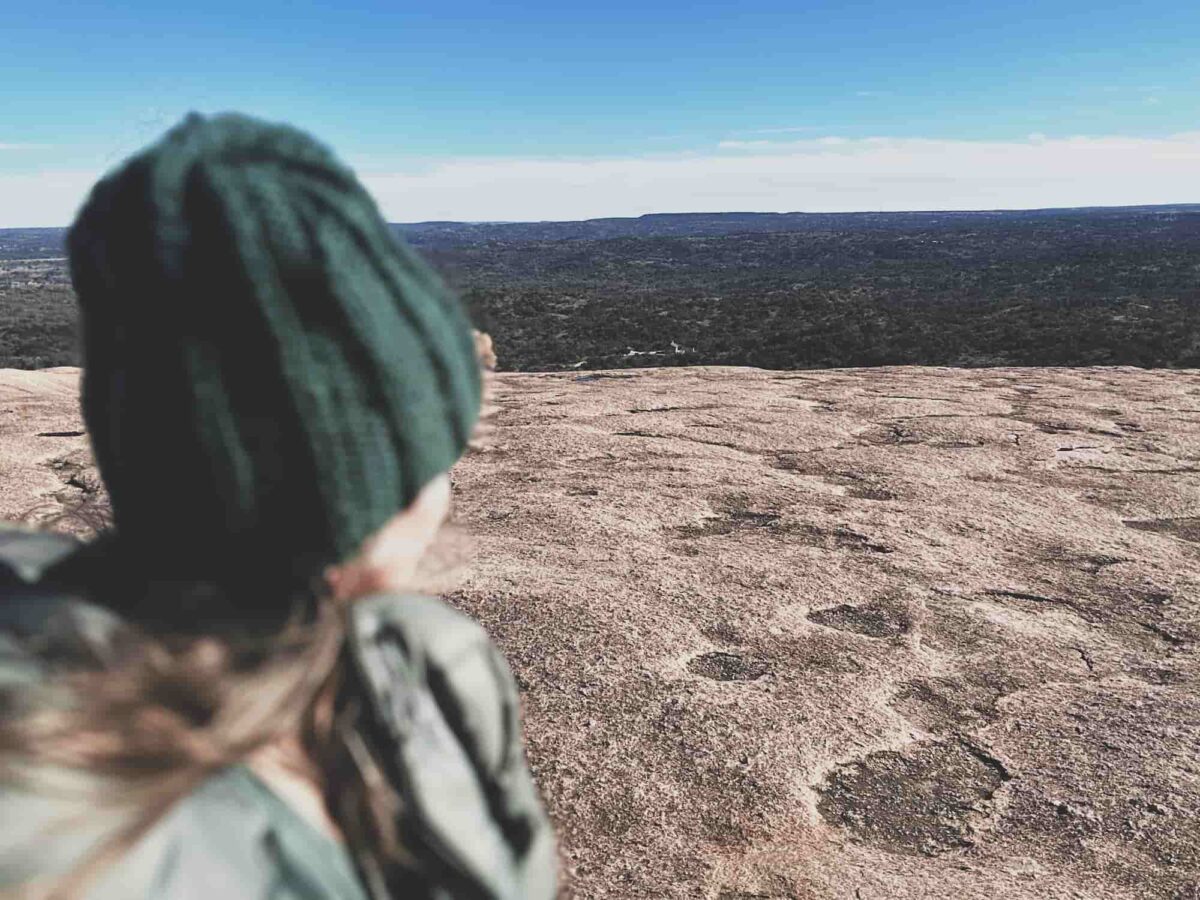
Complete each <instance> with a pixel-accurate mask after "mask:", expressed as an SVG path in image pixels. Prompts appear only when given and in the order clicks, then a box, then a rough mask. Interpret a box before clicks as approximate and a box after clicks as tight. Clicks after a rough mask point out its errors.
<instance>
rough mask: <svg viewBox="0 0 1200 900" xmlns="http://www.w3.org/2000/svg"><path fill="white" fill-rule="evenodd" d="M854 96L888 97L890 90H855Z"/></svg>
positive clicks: (890, 94) (890, 93)
mask: <svg viewBox="0 0 1200 900" xmlns="http://www.w3.org/2000/svg"><path fill="white" fill-rule="evenodd" d="M854 96H855V97H890V96H892V92H891V91H855V92H854Z"/></svg>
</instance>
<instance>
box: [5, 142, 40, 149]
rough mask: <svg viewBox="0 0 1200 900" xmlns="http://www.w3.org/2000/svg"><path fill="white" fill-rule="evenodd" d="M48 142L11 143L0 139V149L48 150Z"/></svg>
mask: <svg viewBox="0 0 1200 900" xmlns="http://www.w3.org/2000/svg"><path fill="white" fill-rule="evenodd" d="M49 149H50V145H49V144H12V143H5V142H4V141H0V150H49Z"/></svg>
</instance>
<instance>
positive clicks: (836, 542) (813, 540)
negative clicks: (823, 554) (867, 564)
mask: <svg viewBox="0 0 1200 900" xmlns="http://www.w3.org/2000/svg"><path fill="white" fill-rule="evenodd" d="M794 531H795V532H796V533H797V534H798V535H799V536H800V540H801V542H802V543H804V544H807V545H808V546H810V547H823V548H825V549H827V550H862V551H867V552H870V553H891V552H892V548H891V547H889V546H887V545H886V544H880V543H876V542H875V541H873V540H871V539H870V538H869V537H867V536H866V535H865V534H860V533H859V532H857V531H854V530H853V529H850V528H847V527H846V526H845V525H838V526H835V527H834V528H831V529H829V528H821V527H820V526H817V525H801V526H799V527H797V528H795V529H794Z"/></svg>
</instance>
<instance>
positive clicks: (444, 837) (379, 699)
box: [349, 595, 557, 900]
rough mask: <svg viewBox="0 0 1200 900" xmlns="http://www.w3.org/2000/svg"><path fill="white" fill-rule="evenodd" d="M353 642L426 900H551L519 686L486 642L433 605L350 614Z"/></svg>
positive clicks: (545, 824)
mask: <svg viewBox="0 0 1200 900" xmlns="http://www.w3.org/2000/svg"><path fill="white" fill-rule="evenodd" d="M351 620H352V627H351V629H350V635H349V645H350V650H351V655H352V657H353V659H354V661H355V663H356V668H357V674H358V675H359V678H360V680H361V682H362V685H363V686H364V687H365V689H366V693H367V695H368V696H369V697H370V703H371V710H372V713H373V719H374V722H375V724H376V726H377V727H376V729H375V735H376V737H375V740H374V741H373V743H374V745H375V746H373V747H372V748H371V749H372V750H373V751H374V753H375V755H376V756H377V758H378V759H379V761H380V763H381V764H382V765H383V766H384V767H385V769H386V770H387V772H388V775H389V778H390V780H391V783H392V784H394V785H396V786H397V788H398V790H399V791H400V794H401V800H402V808H401V813H400V817H401V821H400V823H399V824H400V827H401V834H402V835H403V836H404V838H405V841H406V846H408V847H410V848H411V849H412V850H413V851H414V852H415V854H416V855H417V856H418V858H419V859H420V861H421V863H422V864H423V866H425V867H426V868H427V869H428V876H429V880H430V881H431V882H432V884H433V885H436V886H437V887H436V888H435V889H434V890H433V892H432V893H431V896H433V897H439V898H441V897H454V898H456V900H457V898H464V900H468V898H470V900H474V898H478V900H552V898H553V897H554V896H555V893H556V889H557V854H556V850H555V845H554V838H553V834H552V830H551V826H550V822H549V819H548V818H547V817H546V813H545V812H544V810H543V808H542V804H541V800H540V798H539V796H538V793H537V788H536V787H535V786H534V783H533V778H532V777H531V775H530V772H529V768H528V764H527V762H526V760H525V753H524V747H523V737H522V731H521V723H520V711H519V698H518V694H517V688H516V683H515V681H514V680H513V677H512V674H511V672H510V670H509V668H508V664H507V663H506V661H505V660H504V657H503V656H502V655H501V654H500V651H499V650H498V649H497V648H496V646H495V645H494V644H493V643H492V641H491V639H490V638H489V637H488V635H487V632H486V631H484V630H483V628H482V627H481V626H480V625H479V624H478V623H477V622H475V621H474V620H473V619H471V618H469V617H468V616H465V615H464V614H462V613H461V612H459V611H457V610H455V609H454V608H453V607H451V606H449V605H448V604H446V603H445V602H443V601H442V600H440V599H438V598H436V597H430V596H423V595H404V596H399V595H377V596H374V597H367V598H362V599H361V600H358V601H356V602H355V604H354V607H353V613H352V616H351Z"/></svg>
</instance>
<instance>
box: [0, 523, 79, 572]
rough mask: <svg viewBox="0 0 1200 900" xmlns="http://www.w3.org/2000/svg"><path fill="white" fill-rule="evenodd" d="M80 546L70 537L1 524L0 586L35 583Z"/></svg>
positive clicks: (10, 524) (76, 539) (75, 539)
mask: <svg viewBox="0 0 1200 900" xmlns="http://www.w3.org/2000/svg"><path fill="white" fill-rule="evenodd" d="M81 546H83V542H82V541H80V540H79V539H78V538H75V537H72V536H71V535H69V534H57V533H55V532H51V531H36V530H34V529H32V528H26V527H24V526H22V525H16V524H13V523H12V522H0V587H9V586H12V585H17V584H34V583H36V582H37V581H38V579H40V578H41V577H42V574H43V573H44V572H45V571H46V570H48V569H49V568H51V567H52V566H53V565H55V564H56V563H58V562H61V561H62V560H63V559H66V557H68V556H70V555H71V554H72V553H74V552H75V551H76V550H78V549H79V548H80V547H81Z"/></svg>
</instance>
